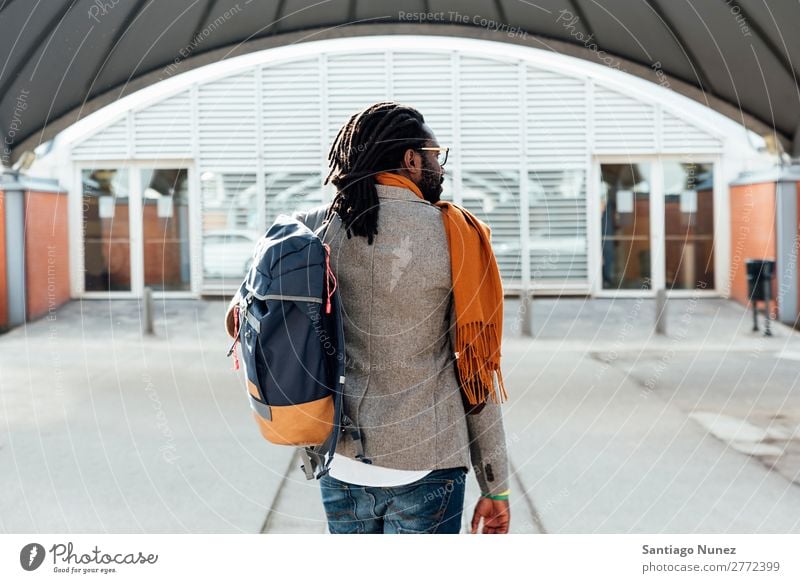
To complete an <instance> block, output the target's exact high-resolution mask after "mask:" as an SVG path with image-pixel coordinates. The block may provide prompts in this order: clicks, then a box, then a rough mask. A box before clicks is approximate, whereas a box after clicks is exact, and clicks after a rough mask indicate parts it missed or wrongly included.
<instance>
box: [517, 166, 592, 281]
mask: <svg viewBox="0 0 800 583" xmlns="http://www.w3.org/2000/svg"><path fill="white" fill-rule="evenodd" d="M584 176H585V173H584V171H583V170H541V171H536V172H531V173H529V175H528V198H529V201H530V209H529V229H530V230H529V234H530V239H529V247H530V253H531V256H530V270H531V279H532V281H533V283H534V285H535V284H536V283H537V282H540V283H541V282H543V281H546V282H554V281H569V282H570V283H576V282H579V283H583V282H587V283H588V257H587V239H586V182H585V179H584Z"/></svg>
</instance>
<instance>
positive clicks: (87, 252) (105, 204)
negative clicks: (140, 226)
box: [81, 168, 133, 293]
mask: <svg viewBox="0 0 800 583" xmlns="http://www.w3.org/2000/svg"><path fill="white" fill-rule="evenodd" d="M81 191H82V203H83V204H82V209H83V229H82V230H83V267H84V277H83V285H84V290H85V291H86V292H90V293H91V292H130V291H131V290H132V278H133V273H132V269H131V266H132V263H131V221H130V217H131V206H130V202H131V198H130V196H129V192H130V184H129V172H128V170H127V169H126V168H106V169H85V170H81Z"/></svg>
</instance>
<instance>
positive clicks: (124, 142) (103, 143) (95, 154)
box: [72, 117, 129, 160]
mask: <svg viewBox="0 0 800 583" xmlns="http://www.w3.org/2000/svg"><path fill="white" fill-rule="evenodd" d="M128 141H129V137H128V120H127V119H126V118H125V117H123V118H122V119H120V120H119V121H116V122H114V123H113V124H111V125H110V126H108V127H107V128H105V129H102V130H100V131H99V132H97V133H96V134H94V135H93V136H92V137H90V138H88V139H87V140H85V141H84V142H81V143H80V144H78V145H76V146H74V147H73V149H72V159H73V160H111V159H125V158H127V157H128Z"/></svg>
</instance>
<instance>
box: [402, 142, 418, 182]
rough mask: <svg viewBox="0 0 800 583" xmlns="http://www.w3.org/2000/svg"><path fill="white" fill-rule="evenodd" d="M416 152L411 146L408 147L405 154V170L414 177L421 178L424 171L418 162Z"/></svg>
mask: <svg viewBox="0 0 800 583" xmlns="http://www.w3.org/2000/svg"><path fill="white" fill-rule="evenodd" d="M415 154H416V152H415V151H414V150H412V149H411V148H409V149H407V150H406V151H405V153H404V154H403V170H405V171H406V172H408V173H409V174H410V175H411V176H412V177H414V178H419V175H421V173H422V167H421V165H420V164H419V163H418V161H417V159H416V156H415Z"/></svg>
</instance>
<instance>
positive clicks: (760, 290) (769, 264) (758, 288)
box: [744, 259, 775, 336]
mask: <svg viewBox="0 0 800 583" xmlns="http://www.w3.org/2000/svg"><path fill="white" fill-rule="evenodd" d="M744 263H745V267H746V269H747V297H748V299H749V300H750V303H751V304H752V305H753V330H754V331H756V330H758V319H757V316H758V308H757V306H756V302H764V328H765V330H764V334H766V335H767V336H772V332H771V331H770V329H769V321H770V313H771V310H770V302H772V276H773V275H774V274H775V261H774V260H773V259H748V260H746V261H745V262H744Z"/></svg>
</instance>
